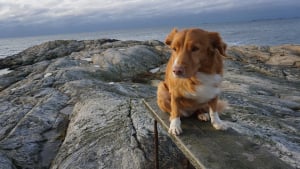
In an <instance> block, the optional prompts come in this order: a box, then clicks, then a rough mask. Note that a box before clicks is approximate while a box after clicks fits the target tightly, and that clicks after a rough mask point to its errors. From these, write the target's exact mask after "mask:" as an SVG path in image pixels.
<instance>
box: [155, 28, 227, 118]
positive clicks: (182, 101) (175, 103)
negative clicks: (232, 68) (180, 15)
mask: <svg viewBox="0 0 300 169" xmlns="http://www.w3.org/2000/svg"><path fill="white" fill-rule="evenodd" d="M165 43H166V44H167V45H168V46H169V47H170V48H171V49H173V51H172V55H171V57H170V59H169V62H168V64H167V68H166V74H165V80H164V81H163V82H161V83H160V84H159V85H158V90H157V103H158V105H159V107H160V108H161V110H163V111H165V112H169V113H170V120H172V119H174V118H178V117H180V116H189V115H191V114H193V113H195V112H200V111H202V110H205V111H206V112H208V108H209V107H210V108H212V110H213V111H215V112H219V113H220V112H222V111H223V110H224V108H225V107H226V104H225V102H223V101H220V100H218V90H219V88H218V87H219V86H218V85H219V79H218V78H219V77H220V78H222V75H223V57H224V56H225V50H226V44H225V43H224V42H223V41H222V39H221V37H220V35H219V33H217V32H208V31H205V30H202V29H196V28H194V29H184V30H182V31H178V30H177V29H173V30H172V31H171V32H170V34H169V35H168V36H167V38H166V40H165ZM199 72H200V74H199ZM197 73H198V74H199V75H198V74H197ZM199 77H201V78H202V79H201V78H200V79H199ZM203 79H207V80H203ZM205 89H208V90H207V91H205ZM197 91H198V93H197ZM214 92H216V93H217V94H215V95H214ZM211 96H213V97H212V98H210V97H211Z"/></svg>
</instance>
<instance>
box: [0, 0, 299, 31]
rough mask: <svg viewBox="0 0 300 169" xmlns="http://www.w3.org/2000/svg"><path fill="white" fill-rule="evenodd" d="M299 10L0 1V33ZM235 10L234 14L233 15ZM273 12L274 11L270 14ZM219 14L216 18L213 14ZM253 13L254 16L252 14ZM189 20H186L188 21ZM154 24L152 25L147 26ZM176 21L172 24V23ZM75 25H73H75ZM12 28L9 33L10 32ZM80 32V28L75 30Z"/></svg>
mask: <svg viewBox="0 0 300 169" xmlns="http://www.w3.org/2000/svg"><path fill="white" fill-rule="evenodd" d="M290 6H291V7H293V8H296V7H298V8H299V7H300V1H299V0H252V1H240V0H213V1H211V0H201V1H199V0H173V1H170V0H147V1H145V0H42V1H41V0H26V1H25V0H14V1H12V0H0V31H2V32H11V31H12V30H13V29H14V30H16V31H17V30H18V29H19V28H20V26H21V27H22V28H23V29H25V28H28V30H30V27H36V26H39V27H43V28H47V27H50V28H51V29H54V28H57V29H59V28H58V27H62V28H65V29H67V28H66V27H72V26H73V27H80V26H82V27H84V25H91V26H93V25H94V26H97V25H98V26H99V25H101V24H102V26H103V27H109V26H110V25H112V26H113V25H118V23H119V26H120V23H121V24H123V25H124V24H125V23H126V22H128V24H132V23H134V24H138V23H135V21H138V22H141V23H143V24H147V22H148V24H155V21H158V22H160V23H164V19H166V20H165V22H169V20H172V19H173V20H176V18H179V19H182V20H178V22H187V21H186V19H184V16H192V17H193V16H194V17H196V16H197V17H200V18H201V19H202V20H204V21H205V20H209V18H210V17H211V18H214V19H217V20H222V17H223V15H224V16H226V15H228V14H232V15H233V16H227V18H235V17H236V18H237V17H242V16H243V12H244V11H248V13H251V12H253V13H254V14H255V11H257V10H259V9H261V11H264V10H265V11H267V9H270V8H274V9H275V8H276V9H279V8H287V9H288V8H289V7H290ZM235 11H236V12H235ZM273 13H274V12H273ZM216 14H219V15H216ZM254 14H253V15H254ZM187 19H189V18H187ZM150 22H154V23H150ZM174 22H175V21H174ZM74 25H76V26H74ZM9 29H11V30H9ZM78 29H79V28H78Z"/></svg>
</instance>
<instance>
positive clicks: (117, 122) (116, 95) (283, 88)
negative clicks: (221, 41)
mask: <svg viewBox="0 0 300 169" xmlns="http://www.w3.org/2000/svg"><path fill="white" fill-rule="evenodd" d="M275 49H276V50H277V48H273V47H270V48H266V47H233V48H229V51H228V55H230V57H228V59H227V60H226V62H225V63H226V71H225V80H224V83H223V91H224V92H223V94H222V98H224V99H226V100H228V101H229V103H230V104H231V107H232V108H231V109H230V110H227V111H226V112H224V114H223V116H221V118H223V119H225V120H227V123H228V124H230V125H231V126H232V128H234V129H235V130H237V131H239V132H241V133H242V134H246V135H248V136H249V138H250V139H251V140H252V141H254V142H256V143H258V144H260V145H262V146H265V147H267V149H268V150H269V151H270V152H272V153H274V154H275V155H277V156H278V157H279V158H281V159H282V160H284V161H285V162H287V163H289V164H290V165H292V166H295V167H299V166H300V164H299V161H300V160H299V159H300V156H299V153H300V149H299V147H300V146H299V141H298V140H299V138H300V135H299V129H300V126H299V110H300V109H299V107H300V106H299V105H300V103H299V98H300V91H299V86H300V84H299V81H300V80H299V74H300V72H299V68H298V67H296V66H295V65H286V62H282V63H284V64H283V65H280V63H281V62H278V64H276V65H270V64H267V63H269V62H268V60H267V59H266V58H267V54H266V55H264V56H262V57H261V56H258V57H257V58H256V57H255V54H257V53H260V52H263V53H268V52H273V53H274V50H275ZM279 49H281V48H280V47H278V50H279ZM288 49H292V50H293V51H292V52H286V51H285V53H286V54H289V53H291V55H293V57H292V60H291V63H292V61H295V60H296V61H297V59H295V57H294V55H295V53H296V54H297V52H295V51H297V50H298V48H296V47H292V48H289V47H288V46H284V50H288ZM257 50H259V51H257ZM276 50H275V51H276ZM169 54H170V50H169V49H168V48H167V47H166V46H164V45H163V44H162V43H161V42H159V41H144V42H139V41H117V40H110V39H102V40H89V41H54V42H47V43H44V44H41V45H39V46H35V47H32V48H29V49H27V50H25V51H23V52H21V53H19V54H17V55H13V56H10V57H8V58H4V59H1V60H0V69H2V68H11V69H12V70H13V71H12V72H10V73H8V74H5V75H0V126H1V127H0V168H1V167H2V168H3V167H4V168H13V169H14V168H153V167H154V166H153V165H154V161H153V160H154V159H153V153H154V152H153V151H154V150H153V147H154V146H153V119H152V118H151V117H149V113H148V111H147V109H146V108H145V106H144V105H143V104H142V102H141V98H146V97H155V95H156V88H155V87H153V86H151V85H150V84H151V83H153V82H157V81H159V80H161V79H162V78H163V74H164V71H165V68H164V67H165V62H166V61H167V59H168V57H169ZM269 55H270V54H269ZM269 55H268V56H269ZM285 57H289V56H287V55H286V56H285ZM276 58H278V57H277V56H276ZM272 63H273V62H272ZM154 68H155V69H157V70H158V71H154V72H150V70H153V69H154ZM136 82H139V83H136ZM141 82H142V83H141ZM153 84H154V83H153ZM159 135H160V137H159V142H160V152H159V155H160V159H163V160H161V161H160V166H161V167H162V168H183V166H184V156H183V155H182V153H181V152H180V151H179V150H178V149H177V148H176V146H175V145H174V144H173V143H172V141H171V140H170V139H169V138H168V136H167V133H165V132H164V131H162V130H161V129H159Z"/></svg>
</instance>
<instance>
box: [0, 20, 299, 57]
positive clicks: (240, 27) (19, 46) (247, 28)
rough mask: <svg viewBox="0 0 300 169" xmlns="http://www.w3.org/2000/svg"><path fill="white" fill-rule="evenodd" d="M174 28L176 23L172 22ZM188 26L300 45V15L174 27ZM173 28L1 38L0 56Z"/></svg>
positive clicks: (245, 41)
mask: <svg viewBox="0 0 300 169" xmlns="http://www.w3.org/2000/svg"><path fill="white" fill-rule="evenodd" d="M174 27H177V26H176V25H175V26H174ZM188 27H199V28H202V29H205V30H209V31H216V32H219V33H220V34H221V36H222V38H223V39H224V41H225V42H226V43H227V44H228V45H282V44H300V18H294V19H277V20H260V21H249V22H234V23H214V24H197V23H195V24H193V26H191V25H187V26H180V27H177V28H178V29H181V28H188ZM172 28H173V26H172V27H156V28H143V29H130V30H111V31H99V32H87V33H77V34H61V35H49V36H35V37H22V38H3V39H1V38H0V58H4V57H6V56H10V55H13V54H16V53H19V52H21V51H22V50H24V49H27V48H28V47H31V46H34V45H38V44H41V43H43V42H47V41H52V40H92V39H102V38H111V39H119V40H141V41H143V40H160V41H164V39H165V37H166V36H167V34H168V33H169V32H170V31H171V29H172Z"/></svg>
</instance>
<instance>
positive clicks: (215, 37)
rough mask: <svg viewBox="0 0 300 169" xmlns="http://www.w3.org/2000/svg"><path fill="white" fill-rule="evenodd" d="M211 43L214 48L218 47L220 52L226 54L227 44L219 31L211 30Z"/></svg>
mask: <svg viewBox="0 0 300 169" xmlns="http://www.w3.org/2000/svg"><path fill="white" fill-rule="evenodd" d="M209 39H210V43H211V45H212V46H213V48H214V49H217V50H218V51H219V53H220V54H221V55H223V56H226V53H225V51H226V48H227V44H226V43H224V42H223V41H222V38H221V36H220V34H219V33H218V32H209Z"/></svg>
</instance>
